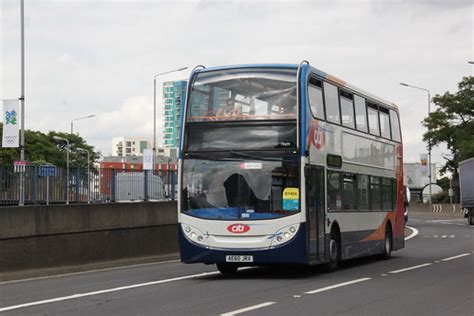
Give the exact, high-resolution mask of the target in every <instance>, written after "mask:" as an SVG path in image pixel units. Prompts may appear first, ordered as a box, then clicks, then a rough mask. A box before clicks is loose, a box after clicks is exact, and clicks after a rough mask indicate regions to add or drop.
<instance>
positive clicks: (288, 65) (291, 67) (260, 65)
mask: <svg viewBox="0 0 474 316" xmlns="http://www.w3.org/2000/svg"><path fill="white" fill-rule="evenodd" d="M242 68H289V69H297V68H298V65H296V64H241V65H228V66H217V67H209V68H205V69H202V70H200V72H207V71H216V70H226V69H242Z"/></svg>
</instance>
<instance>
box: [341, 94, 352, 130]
mask: <svg viewBox="0 0 474 316" xmlns="http://www.w3.org/2000/svg"><path fill="white" fill-rule="evenodd" d="M340 95H341V96H340V100H341V116H342V117H341V118H342V124H343V125H344V126H348V127H352V128H354V103H353V102H354V101H353V99H354V95H353V94H352V93H349V92H346V91H343V90H340Z"/></svg>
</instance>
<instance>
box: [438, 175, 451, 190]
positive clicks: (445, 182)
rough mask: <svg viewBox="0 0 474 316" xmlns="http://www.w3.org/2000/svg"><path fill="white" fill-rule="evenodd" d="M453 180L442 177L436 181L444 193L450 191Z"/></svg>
mask: <svg viewBox="0 0 474 316" xmlns="http://www.w3.org/2000/svg"><path fill="white" fill-rule="evenodd" d="M450 182H451V180H449V178H448V177H442V178H441V179H438V180H437V181H436V184H437V185H439V186H440V187H441V188H442V189H443V191H448V190H449V188H450V186H451V183H450Z"/></svg>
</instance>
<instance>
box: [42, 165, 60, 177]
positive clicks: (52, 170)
mask: <svg viewBox="0 0 474 316" xmlns="http://www.w3.org/2000/svg"><path fill="white" fill-rule="evenodd" d="M39 175H40V176H42V177H55V176H56V166H53V165H43V166H40V167H39Z"/></svg>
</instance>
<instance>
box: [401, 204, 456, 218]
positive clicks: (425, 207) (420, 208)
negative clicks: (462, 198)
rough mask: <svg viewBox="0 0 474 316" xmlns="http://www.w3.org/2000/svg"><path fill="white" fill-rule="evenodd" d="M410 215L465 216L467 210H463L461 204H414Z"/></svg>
mask: <svg viewBox="0 0 474 316" xmlns="http://www.w3.org/2000/svg"><path fill="white" fill-rule="evenodd" d="M408 212H409V213H441V214H450V215H453V214H454V215H464V213H465V209H463V208H461V205H460V204H448V203H443V204H439V203H435V204H432V205H430V204H422V203H412V204H410V206H409V209H408Z"/></svg>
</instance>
